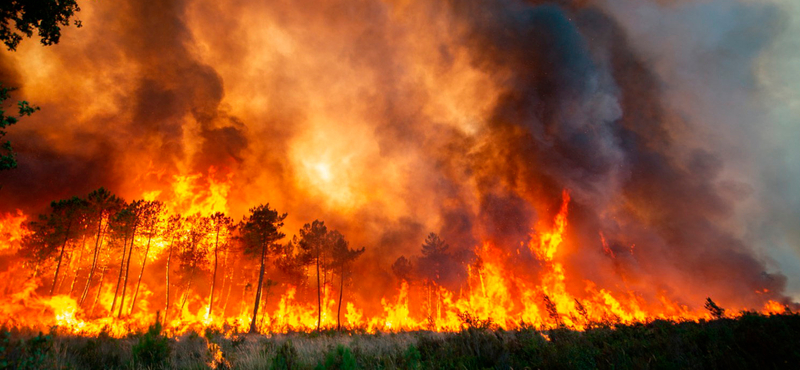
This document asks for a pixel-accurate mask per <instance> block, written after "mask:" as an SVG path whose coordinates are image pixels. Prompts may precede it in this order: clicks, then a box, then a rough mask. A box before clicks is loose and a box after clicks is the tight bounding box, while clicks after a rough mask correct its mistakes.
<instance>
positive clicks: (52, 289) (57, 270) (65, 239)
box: [50, 222, 72, 297]
mask: <svg viewBox="0 0 800 370" xmlns="http://www.w3.org/2000/svg"><path fill="white" fill-rule="evenodd" d="M71 227H72V222H70V223H69V224H67V231H66V233H65V234H66V235H65V236H64V243H62V244H61V254H59V255H58V266H57V267H56V275H55V276H54V277H53V286H52V287H51V288H50V296H51V297H52V296H53V292H54V291H55V290H56V281H58V272H59V271H60V270H61V260H62V259H63V258H64V250H65V249H67V242H68V241H69V229H70V228H71Z"/></svg>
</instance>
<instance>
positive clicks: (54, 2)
mask: <svg viewBox="0 0 800 370" xmlns="http://www.w3.org/2000/svg"><path fill="white" fill-rule="evenodd" d="M80 10H81V8H80V7H79V6H78V3H77V2H76V1H75V0H4V1H2V2H0V40H2V41H3V43H4V44H5V45H6V47H7V48H8V50H11V51H14V50H16V49H17V46H18V45H19V43H20V41H22V38H23V37H24V36H27V37H32V36H33V33H34V32H36V33H37V34H38V35H39V37H40V38H41V42H42V44H43V45H53V44H57V43H58V41H59V40H60V39H61V27H66V26H69V25H70V20H72V18H73V17H74V16H75V13H77V12H79V11H80ZM73 23H74V24H75V26H76V27H80V26H81V21H80V20H77V19H76V20H74V21H73Z"/></svg>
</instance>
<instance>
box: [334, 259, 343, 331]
mask: <svg viewBox="0 0 800 370" xmlns="http://www.w3.org/2000/svg"><path fill="white" fill-rule="evenodd" d="M339 275H340V277H341V279H340V280H339V308H337V309H336V331H341V330H342V322H341V316H342V295H343V292H344V263H342V270H341V271H340V273H339Z"/></svg>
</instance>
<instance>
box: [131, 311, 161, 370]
mask: <svg viewBox="0 0 800 370" xmlns="http://www.w3.org/2000/svg"><path fill="white" fill-rule="evenodd" d="M161 330H162V327H161V322H159V321H158V320H156V323H155V324H153V325H151V326H150V328H149V329H148V330H147V333H145V334H144V335H142V337H141V338H139V341H138V342H137V343H136V344H135V345H134V346H133V361H134V364H136V365H137V366H149V367H156V366H163V365H167V364H169V354H170V348H169V340H168V339H167V338H166V337H164V336H163V335H161Z"/></svg>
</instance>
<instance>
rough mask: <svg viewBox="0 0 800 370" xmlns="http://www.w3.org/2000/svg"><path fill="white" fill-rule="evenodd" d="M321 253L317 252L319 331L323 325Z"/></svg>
mask: <svg viewBox="0 0 800 370" xmlns="http://www.w3.org/2000/svg"><path fill="white" fill-rule="evenodd" d="M319 257H320V256H319V252H317V331H318V332H319V331H320V325H321V324H322V290H321V287H320V284H319Z"/></svg>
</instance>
